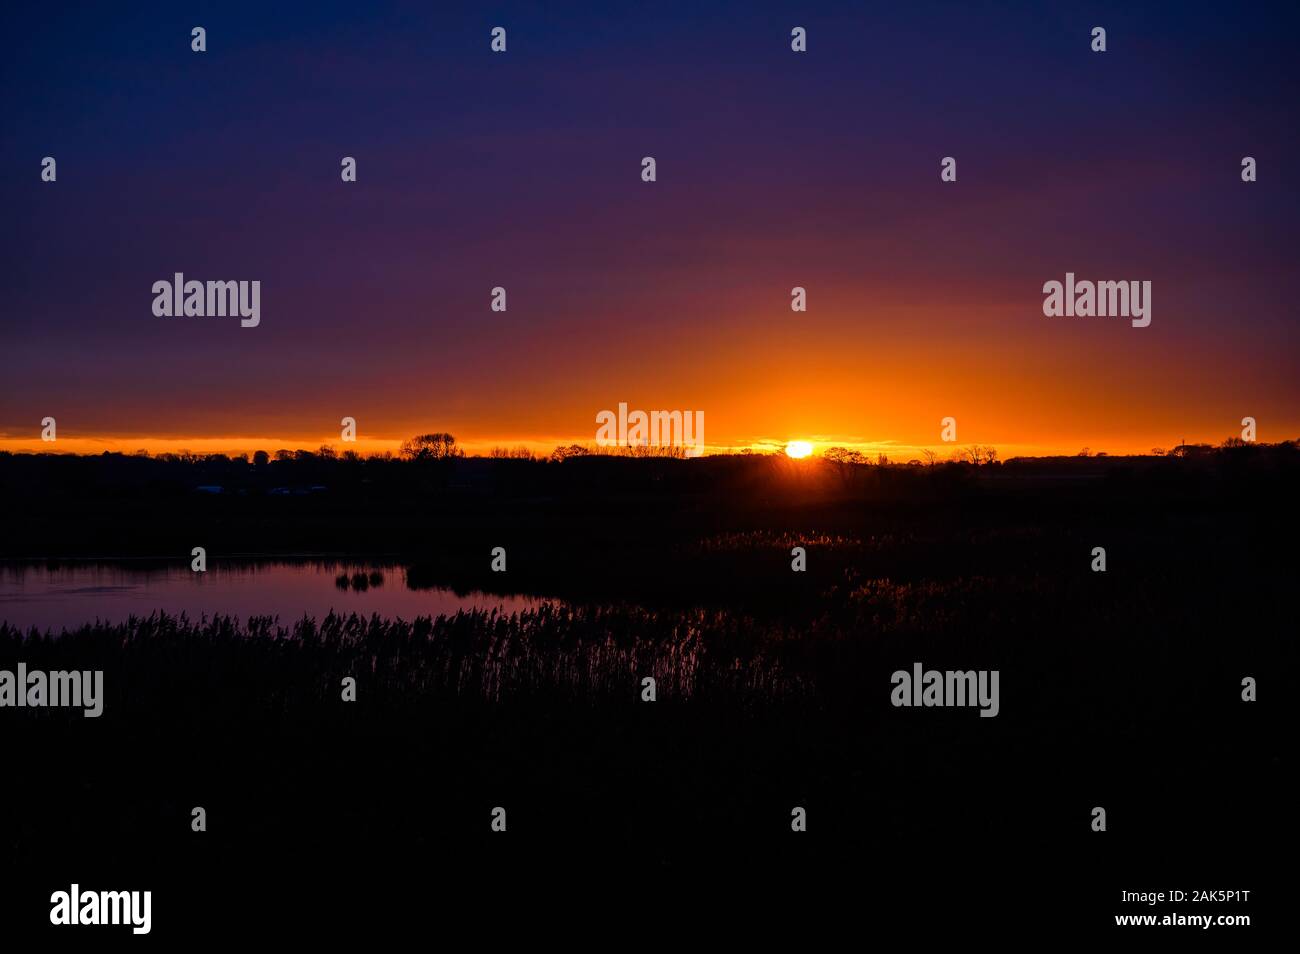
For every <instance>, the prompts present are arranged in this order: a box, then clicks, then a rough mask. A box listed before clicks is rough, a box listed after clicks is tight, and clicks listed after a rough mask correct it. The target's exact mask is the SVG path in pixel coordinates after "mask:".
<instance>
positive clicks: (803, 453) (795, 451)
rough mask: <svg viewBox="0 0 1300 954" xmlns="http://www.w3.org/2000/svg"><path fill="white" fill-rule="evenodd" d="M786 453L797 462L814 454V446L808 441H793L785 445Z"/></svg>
mask: <svg viewBox="0 0 1300 954" xmlns="http://www.w3.org/2000/svg"><path fill="white" fill-rule="evenodd" d="M785 453H786V455H787V456H789V457H793V458H795V459H796V460H797V459H799V458H800V457H808V456H809V455H811V454H812V444H810V443H809V442H808V441H791V442H790V443H789V444H786V445H785Z"/></svg>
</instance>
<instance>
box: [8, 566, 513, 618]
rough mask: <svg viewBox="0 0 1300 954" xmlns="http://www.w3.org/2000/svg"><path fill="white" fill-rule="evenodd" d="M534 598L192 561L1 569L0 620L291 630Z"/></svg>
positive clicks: (381, 577) (384, 577)
mask: <svg viewBox="0 0 1300 954" xmlns="http://www.w3.org/2000/svg"><path fill="white" fill-rule="evenodd" d="M538 602H539V600H538V599H536V598H535V597H527V596H497V595H493V594H489V593H483V592H477V591H476V592H469V593H466V594H464V595H457V594H456V593H455V592H454V591H453V590H450V589H447V588H441V587H434V588H423V589H411V588H410V586H408V584H407V572H406V568H405V567H404V566H402V565H400V564H384V563H369V562H357V561H331V560H304V559H297V560H291V559H283V560H257V561H234V562H216V561H211V560H210V561H209V562H208V569H207V572H206V573H195V572H193V571H192V570H191V569H190V568H189V564H188V562H186V563H184V564H181V565H178V566H160V565H159V564H158V563H157V562H149V561H135V562H132V561H119V562H113V563H98V562H84V563H81V562H76V563H72V562H69V563H60V564H50V565H46V564H39V565H31V564H28V565H22V564H0V622H7V623H10V624H12V625H14V626H18V627H21V628H22V629H28V628H30V627H32V626H35V627H37V628H39V629H41V630H42V631H45V630H50V631H53V632H56V633H57V632H59V631H60V630H62V629H63V628H65V627H67V628H74V627H76V626H79V625H81V624H82V623H88V622H93V621H95V620H96V619H98V620H103V621H105V622H112V623H117V622H125V621H126V619H127V618H128V617H129V616H132V615H134V616H148V615H149V614H150V613H153V612H155V611H158V610H162V611H164V612H166V613H168V614H172V615H179V614H180V613H182V612H183V613H186V614H188V615H189V617H190V619H192V620H196V621H197V620H198V619H199V618H200V617H201V616H205V615H206V616H209V617H211V616H214V615H218V614H220V615H225V616H234V617H237V618H240V619H247V617H249V616H278V617H279V618H280V620H281V622H284V623H290V622H293V621H294V620H297V619H301V618H302V617H303V616H304V615H307V616H313V617H315V618H317V619H320V618H322V617H324V616H325V615H326V614H328V613H329V612H330V611H331V610H333V611H334V612H336V613H343V614H349V613H357V614H360V615H364V616H369V615H370V614H372V613H379V614H380V615H381V616H388V617H400V618H402V619H405V620H410V619H414V618H415V617H416V616H437V615H439V614H447V615H451V614H454V613H456V612H457V611H458V610H471V609H483V610H491V609H494V608H495V609H501V610H503V611H505V612H516V611H518V610H522V609H527V608H528V607H531V606H535V605H537V603H538Z"/></svg>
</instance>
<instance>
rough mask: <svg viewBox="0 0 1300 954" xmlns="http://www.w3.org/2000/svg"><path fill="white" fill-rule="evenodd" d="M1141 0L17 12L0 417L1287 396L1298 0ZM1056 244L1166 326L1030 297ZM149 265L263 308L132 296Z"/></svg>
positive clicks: (1182, 411) (1190, 411)
mask: <svg viewBox="0 0 1300 954" xmlns="http://www.w3.org/2000/svg"><path fill="white" fill-rule="evenodd" d="M1132 6H1133V5H1131V4H1023V5H1021V4H997V5H974V6H972V5H970V4H956V3H954V4H899V5H894V6H892V7H885V6H883V5H882V6H881V7H880V9H872V8H871V5H866V4H861V3H855V4H823V3H819V4H793V3H792V4H779V5H776V4H763V3H746V4H689V5H685V4H682V5H677V4H655V5H646V4H636V5H633V4H618V5H611V4H607V3H601V4H585V5H584V4H559V5H556V4H494V5H483V6H480V5H471V4H466V5H464V6H455V7H442V6H439V5H436V4H427V3H421V4H414V3H413V4H401V5H379V6H375V5H369V4H356V5H354V4H336V3H315V4H311V5H303V6H302V7H300V8H296V9H295V8H293V7H292V6H291V5H281V4H256V5H253V4H231V3H220V4H192V5H183V4H181V5H171V4H167V5H151V4H145V5H131V7H130V8H129V9H125V8H124V9H113V8H111V7H109V6H107V5H105V6H104V7H103V8H101V9H98V10H92V11H89V12H87V11H81V10H76V11H71V10H57V9H56V10H47V9H42V8H40V7H36V6H32V7H29V8H25V9H24V10H22V11H17V12H9V11H6V13H5V14H4V33H5V35H6V36H7V37H8V38H9V39H10V47H9V49H8V50H7V51H6V57H5V58H4V63H3V67H2V69H3V84H2V86H0V88H2V93H0V101H2V103H3V115H4V118H5V121H4V124H3V130H0V136H2V138H0V168H2V169H3V176H2V177H0V208H3V210H4V212H5V216H4V221H5V225H6V227H5V229H4V230H3V239H2V240H0V241H3V250H2V251H3V260H4V267H3V269H2V270H0V300H2V301H3V320H2V323H0V345H2V346H3V350H4V369H5V383H4V384H3V385H2V386H0V440H3V439H4V438H8V439H9V440H10V441H22V440H27V439H31V438H34V437H35V436H36V435H37V433H38V430H39V421H40V419H41V418H42V417H44V416H45V415H47V414H53V415H55V416H57V417H58V419H59V421H60V426H61V434H62V435H66V436H67V437H69V438H75V437H81V438H88V439H89V438H103V439H107V440H111V441H115V442H122V443H123V446H125V447H127V448H128V449H129V448H130V447H133V446H135V445H136V444H139V443H140V442H141V441H143V440H144V439H148V438H154V439H163V438H170V439H185V438H202V437H225V436H239V437H267V438H271V437H279V438H284V439H291V438H303V439H306V438H314V437H317V436H323V437H328V436H329V435H330V434H331V432H334V431H337V421H338V419H339V418H340V417H341V416H343V415H352V416H355V417H357V418H358V420H359V421H360V422H361V430H362V432H363V434H365V435H367V436H368V437H371V438H373V439H375V440H381V441H382V440H389V439H391V440H396V439H400V438H401V437H402V436H405V435H407V434H409V433H412V432H414V431H417V430H430V429H449V430H453V431H454V432H455V433H457V434H458V435H459V436H461V437H462V440H467V441H469V442H471V443H473V442H476V441H482V442H487V443H491V442H496V441H515V440H530V441H537V442H539V443H545V442H546V441H549V440H552V439H557V440H558V439H562V438H568V437H577V438H581V437H582V436H584V435H586V436H588V437H590V433H591V432H592V431H593V425H592V418H593V416H594V414H595V413H596V412H597V411H599V410H601V409H603V408H610V407H616V406H617V403H618V402H619V401H628V402H630V403H631V404H632V405H633V406H641V407H646V408H702V409H703V410H705V412H706V414H707V416H708V420H709V431H708V439H709V442H710V443H716V444H719V445H728V446H736V445H742V444H747V443H751V442H754V441H762V440H785V439H788V438H790V437H814V438H818V439H826V440H834V441H836V442H853V441H860V442H891V441H892V442H897V443H898V444H900V445H904V446H920V445H926V444H930V443H934V442H935V441H936V440H937V434H936V433H933V432H935V431H937V421H938V418H939V417H941V416H944V415H947V414H953V415H956V416H958V418H959V419H960V420H965V421H967V422H969V424H970V428H969V429H968V430H967V432H966V434H967V435H968V436H969V439H971V440H975V441H979V442H984V443H996V444H999V445H1005V446H1007V447H1013V446H1017V445H1019V446H1024V447H1039V448H1049V447H1055V446H1057V445H1058V444H1060V445H1062V446H1064V445H1067V444H1070V443H1090V444H1093V445H1094V446H1097V445H1101V446H1105V445H1106V444H1107V442H1110V444H1111V445H1113V446H1114V447H1116V448H1122V447H1128V446H1129V445H1132V447H1137V446H1149V443H1148V442H1153V441H1154V442H1159V443H1163V444H1165V445H1168V444H1169V443H1171V442H1172V439H1173V438H1177V437H1181V436H1184V435H1183V433H1181V431H1185V432H1186V436H1187V437H1189V438H1194V437H1200V438H1202V439H1215V440H1219V439H1222V438H1223V437H1226V436H1229V435H1230V434H1232V433H1234V432H1235V431H1234V426H1233V425H1234V422H1235V421H1237V420H1239V419H1240V417H1242V416H1243V415H1244V414H1253V415H1255V416H1257V417H1259V418H1260V421H1261V438H1263V439H1270V440H1276V439H1281V438H1286V437H1295V436H1297V435H1298V434H1300V412H1297V406H1298V402H1297V398H1298V397H1300V386H1298V385H1297V383H1296V382H1297V374H1296V370H1297V367H1296V359H1297V356H1298V355H1300V351H1298V350H1297V336H1296V332H1295V328H1296V314H1295V298H1294V295H1293V293H1292V284H1293V280H1294V277H1295V271H1296V268H1295V258H1296V256H1295V252H1296V248H1297V242H1296V240H1297V230H1296V224H1295V223H1296V212H1297V202H1296V188H1295V184H1294V176H1293V174H1292V168H1293V166H1294V160H1295V158H1296V152H1297V150H1296V145H1297V134H1296V124H1295V121H1294V116H1293V112H1294V104H1295V102H1296V93H1297V84H1296V68H1295V66H1294V63H1295V60H1296V57H1295V54H1294V43H1295V36H1296V26H1297V23H1296V21H1297V19H1298V18H1300V17H1298V16H1297V14H1296V12H1295V8H1294V6H1291V5H1281V4H1276V5H1274V4H1268V5H1252V4H1245V5H1237V4H1234V5H1231V6H1229V5H1222V4H1216V5H1211V4H1162V5H1155V6H1152V5H1144V7H1145V8H1144V9H1143V10H1141V11H1135V10H1133V9H1132ZM196 25H201V26H204V27H205V28H206V29H207V31H208V51H207V52H206V53H203V54H196V53H193V52H191V50H190V46H189V34H190V29H191V27H193V26H196ZM497 25H500V26H504V27H505V28H506V29H507V30H508V37H509V51H508V52H507V53H506V54H504V55H494V54H492V53H491V52H490V51H489V49H488V42H489V30H490V29H491V28H492V27H493V26H497ZM795 25H799V26H804V27H806V28H807V29H808V31H809V52H808V53H807V54H801V55H796V54H793V53H791V52H790V49H789V32H790V28H791V27H792V26H795ZM1097 25H1100V26H1104V27H1105V28H1106V29H1107V31H1108V47H1109V49H1108V52H1107V53H1105V54H1095V53H1092V52H1091V51H1090V49H1089V32H1090V30H1091V28H1092V27H1093V26H1097ZM46 155H51V156H54V157H55V158H56V159H57V160H58V173H59V178H58V182H57V183H55V184H53V185H51V184H47V183H42V182H41V181H40V179H39V172H40V160H41V158H42V157H43V156H46ZM344 155H350V156H355V157H357V160H358V168H359V181H358V182H357V183H355V184H347V185H345V184H343V183H341V182H340V181H339V174H338V172H339V159H340V158H341V157H342V156H344ZM645 155H652V156H655V157H656V159H657V160H658V163H659V181H657V182H655V183H653V184H647V183H642V182H641V181H640V179H639V168H640V166H639V163H640V159H641V157H642V156H645ZM948 155H951V156H955V157H957V160H958V169H959V179H958V182H957V183H953V184H946V185H945V184H941V183H940V182H939V181H938V164H939V159H940V158H941V157H943V156H948ZM1243 155H1251V156H1254V157H1256V158H1257V159H1258V160H1259V174H1260V181H1259V182H1256V183H1253V184H1249V185H1247V184H1243V183H1242V182H1241V181H1240V178H1239V175H1238V170H1239V163H1240V159H1241V157H1242V156H1243ZM1067 270H1072V271H1075V272H1076V273H1079V274H1080V275H1081V276H1082V277H1091V278H1095V279H1148V280H1152V281H1153V283H1154V286H1155V292H1154V308H1155V311H1154V320H1153V324H1152V326H1151V327H1150V328H1147V329H1142V330H1140V331H1139V330H1136V329H1130V328H1128V327H1126V326H1124V327H1121V326H1120V325H1118V324H1115V323H1107V322H1092V323H1087V322H1083V323H1075V324H1068V325H1062V324H1059V323H1058V324H1053V323H1051V322H1050V321H1049V320H1048V319H1045V318H1044V317H1043V315H1042V313H1041V310H1040V306H1041V303H1042V295H1041V291H1040V289H1041V286H1042V283H1043V282H1044V281H1047V280H1050V279H1054V278H1055V279H1059V278H1061V277H1062V276H1063V275H1064V273H1065V272H1066V271H1067ZM176 271H182V272H184V273H186V275H187V276H188V277H192V278H199V279H256V280H259V281H261V282H262V287H263V292H262V313H263V317H262V324H261V325H260V326H259V327H258V328H257V329H240V328H239V327H238V325H237V323H230V322H223V321H219V320H217V321H212V322H204V321H175V322H168V321H164V320H161V319H157V318H155V317H154V316H153V315H152V313H151V311H150V303H151V300H152V296H151V294H150V286H151V285H152V283H153V282H154V281H155V280H158V279H164V278H170V277H171V275H172V274H173V273H174V272H176ZM495 285H503V286H505V287H506V288H507V289H508V292H509V300H510V308H509V311H508V312H507V313H506V314H496V313H492V312H490V311H489V310H488V307H487V303H488V293H489V289H490V288H492V287H493V286H495ZM794 285H803V286H806V287H807V288H808V289H809V300H810V308H809V312H808V313H807V314H806V315H793V314H791V312H790V310H789V304H788V303H789V290H790V288H791V287H792V286H794ZM1265 422H1267V426H1266V423H1265Z"/></svg>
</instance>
